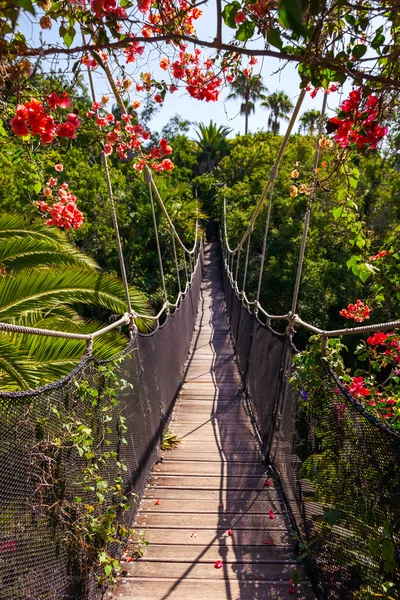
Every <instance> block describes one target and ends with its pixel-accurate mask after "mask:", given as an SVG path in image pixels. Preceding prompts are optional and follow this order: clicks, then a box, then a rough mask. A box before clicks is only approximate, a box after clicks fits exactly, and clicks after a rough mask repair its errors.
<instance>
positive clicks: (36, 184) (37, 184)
mask: <svg viewBox="0 0 400 600" xmlns="http://www.w3.org/2000/svg"><path fill="white" fill-rule="evenodd" d="M41 189H42V186H41V184H40V183H35V185H34V186H33V191H34V192H35V194H38V193H39V192H40V190H41Z"/></svg>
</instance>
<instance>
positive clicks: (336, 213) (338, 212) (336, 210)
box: [332, 206, 343, 221]
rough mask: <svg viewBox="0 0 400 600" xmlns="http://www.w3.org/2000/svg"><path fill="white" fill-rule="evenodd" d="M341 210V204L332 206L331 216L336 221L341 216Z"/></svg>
mask: <svg viewBox="0 0 400 600" xmlns="http://www.w3.org/2000/svg"><path fill="white" fill-rule="evenodd" d="M342 212H343V208H342V207H341V206H338V207H337V208H334V209H333V210H332V214H333V218H334V219H335V221H337V220H338V219H339V218H340V217H341V215H342Z"/></svg>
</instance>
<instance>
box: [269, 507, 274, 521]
mask: <svg viewBox="0 0 400 600" xmlns="http://www.w3.org/2000/svg"><path fill="white" fill-rule="evenodd" d="M268 516H269V518H270V519H275V513H274V511H273V510H272V508H271V510H269V511H268Z"/></svg>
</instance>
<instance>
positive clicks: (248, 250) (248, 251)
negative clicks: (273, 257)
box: [242, 231, 252, 304]
mask: <svg viewBox="0 0 400 600" xmlns="http://www.w3.org/2000/svg"><path fill="white" fill-rule="evenodd" d="M251 234H252V231H250V233H249V235H248V237H247V250H246V260H245V263H244V273H243V283H242V294H243V295H244V296H245V291H246V281H247V269H248V266H249V255H250V243H251ZM247 303H248V304H249V302H248V301H247Z"/></svg>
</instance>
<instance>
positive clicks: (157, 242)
mask: <svg viewBox="0 0 400 600" xmlns="http://www.w3.org/2000/svg"><path fill="white" fill-rule="evenodd" d="M147 183H148V185H149V196H150V205H151V214H152V217H153V226H154V235H155V238H156V246H157V255H158V264H159V267H160V275H161V285H162V289H163V293H164V300H165V303H166V304H168V297H167V289H166V287H165V277H164V268H163V262H162V256H161V248H160V240H159V237H158V228H157V219H156V211H155V209H154V200H153V191H152V189H151V183H150V181H149V180H147Z"/></svg>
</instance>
